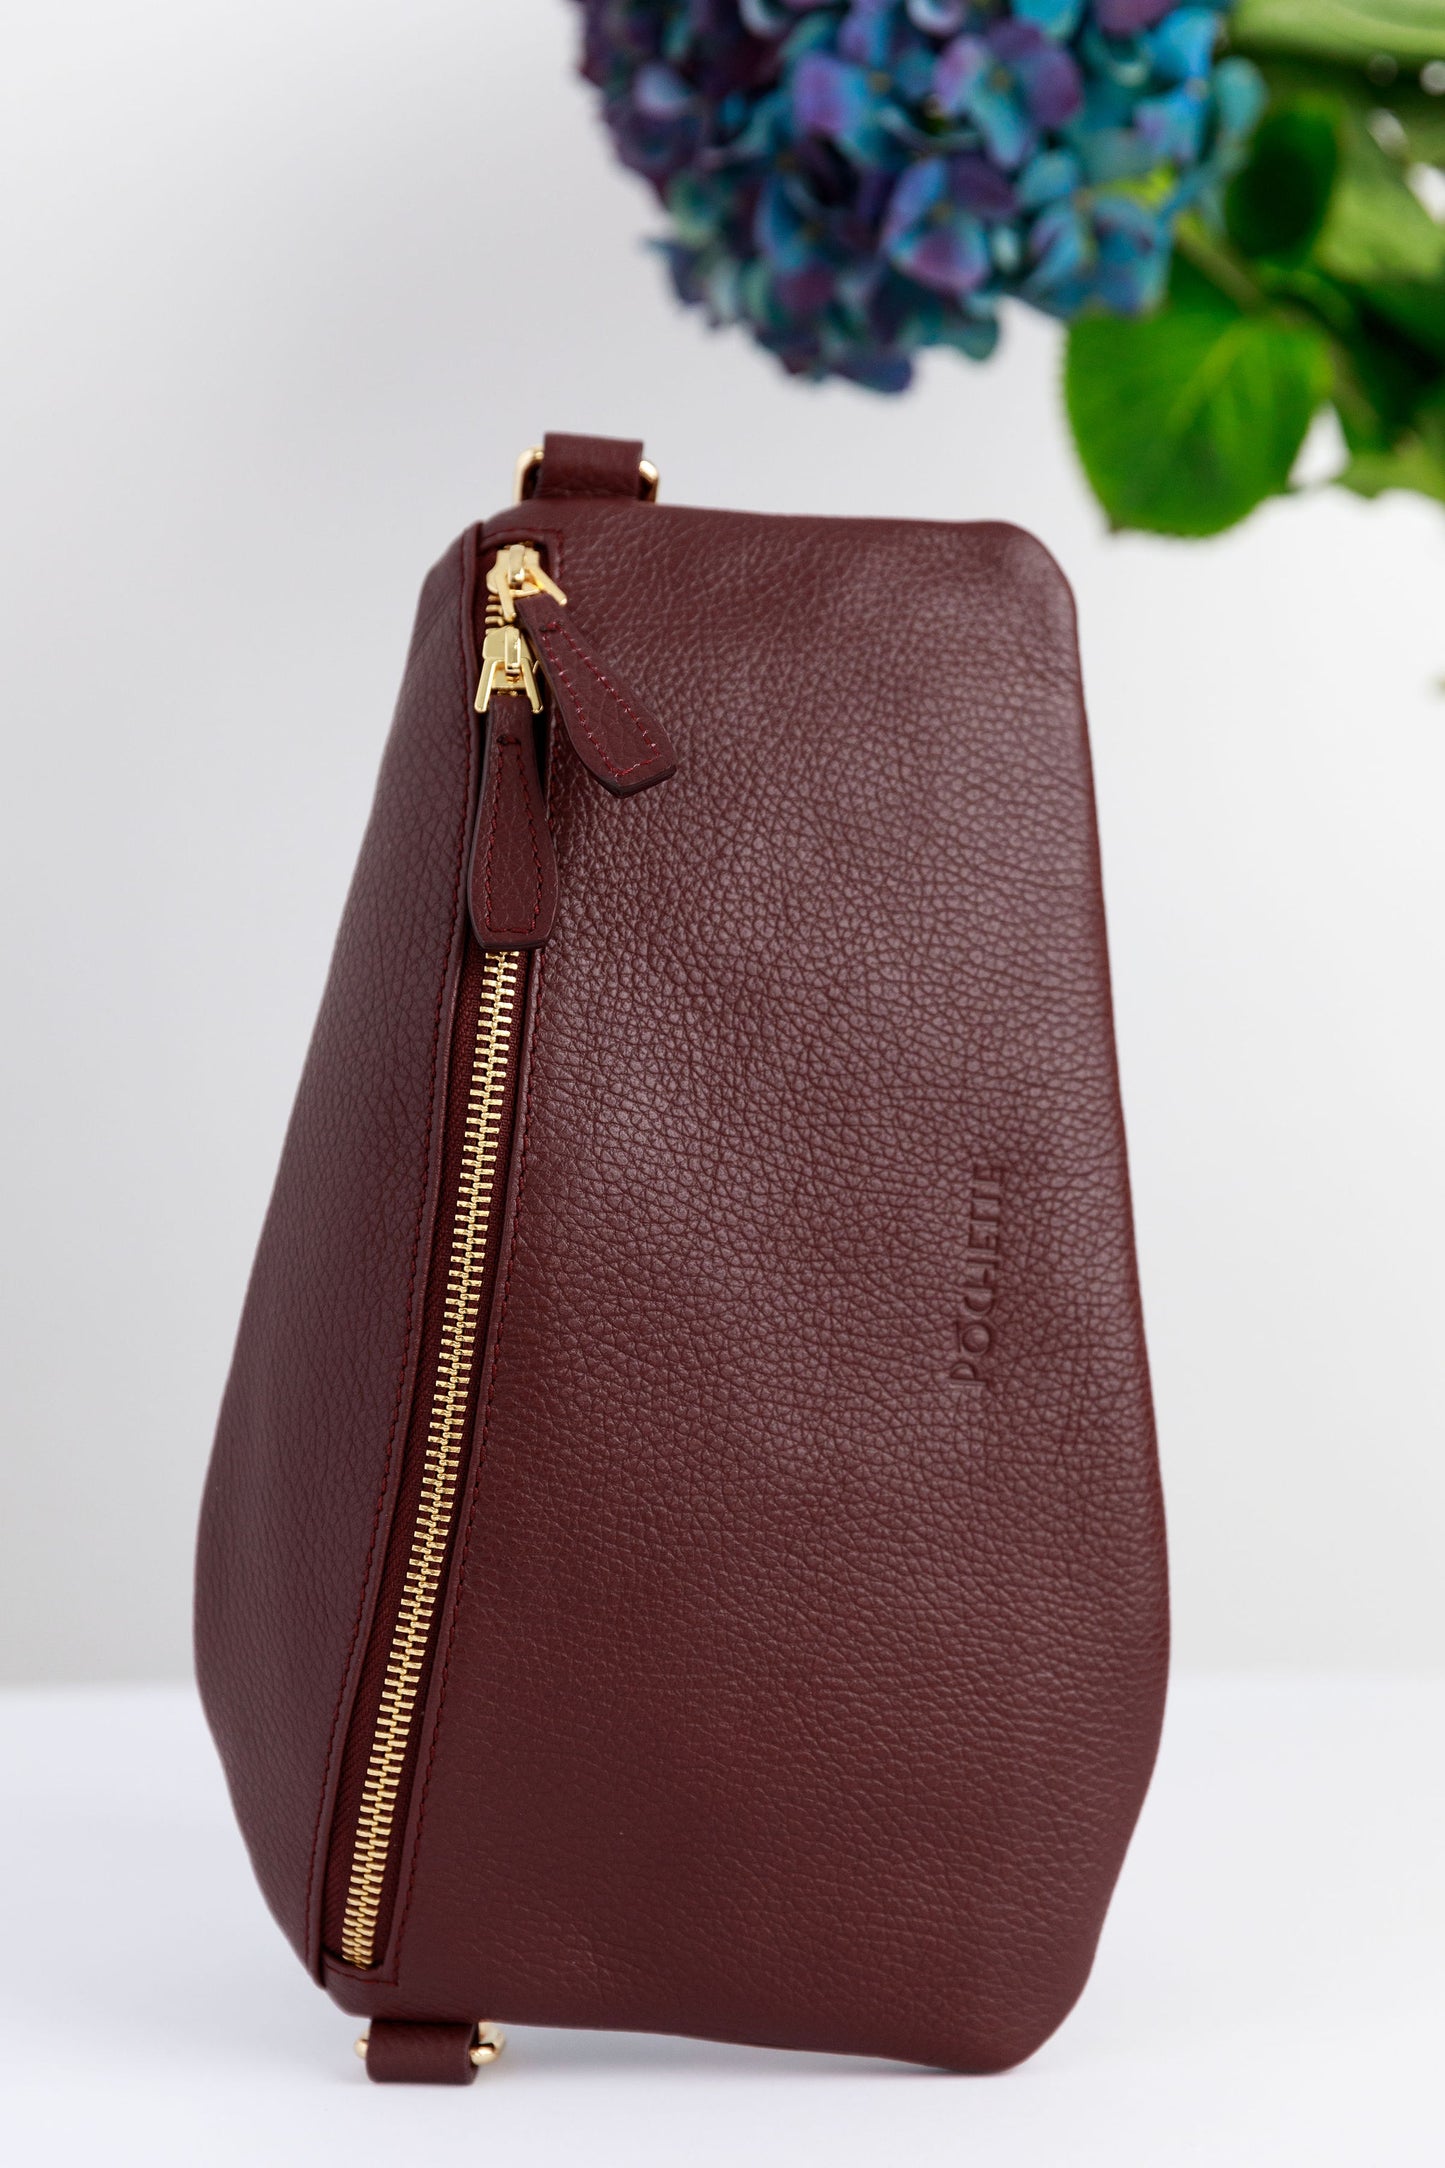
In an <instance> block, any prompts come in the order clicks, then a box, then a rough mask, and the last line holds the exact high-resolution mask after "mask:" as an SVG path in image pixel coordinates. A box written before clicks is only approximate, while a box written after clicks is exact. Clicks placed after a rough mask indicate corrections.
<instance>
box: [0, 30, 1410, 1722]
mask: <svg viewBox="0 0 1445 2168" xmlns="http://www.w3.org/2000/svg"><path fill="white" fill-rule="evenodd" d="M575 33H576V24H575V20H574V14H573V10H572V9H571V7H570V6H568V5H566V4H565V0H527V4H526V5H522V6H518V5H516V4H515V0H406V4H405V5H397V4H396V0H245V4H244V5H241V4H238V0H124V4H121V5H117V4H116V0H50V4H49V5H47V6H45V7H32V8H26V9H21V8H12V9H11V10H9V13H8V19H7V25H6V47H5V67H4V71H3V82H0V220H3V222H4V234H3V240H0V248H3V265H0V270H3V276H0V297H3V298H0V309H3V311H4V318H5V328H6V339H5V344H4V350H3V363H0V365H3V370H4V380H3V383H0V411H3V413H4V416H5V423H6V427H5V432H4V446H3V450H0V506H3V513H0V518H3V521H4V529H5V538H4V548H5V563H4V567H3V575H0V614H3V620H4V625H3V639H4V650H5V652H4V664H3V667H4V672H5V683H4V686H3V693H0V715H3V718H4V723H3V727H4V730H5V733H6V742H5V747H4V789H3V791H0V829H3V832H0V882H3V884H4V892H3V894H0V924H3V928H4V932H3V937H0V938H3V943H4V947H5V950H6V958H5V966H4V970H5V979H4V984H3V986H0V1016H3V1017H4V1019H5V1025H6V1029H5V1033H4V1054H3V1071H0V1137H3V1140H4V1141H3V1145H0V1153H3V1157H4V1160H5V1162H6V1166H5V1195H4V1197H3V1198H0V1226H3V1227H4V1229H5V1241H6V1249H7V1256H8V1260H9V1263H8V1274H9V1281H10V1284H9V1285H8V1287H7V1288H6V1289H5V1290H4V1292H3V1296H0V1321H3V1322H0V1333H3V1345H0V1394H3V1407H0V1451H3V1452H4V1454H5V1456H6V1465H5V1468H4V1473H3V1496H4V1500H5V1512H4V1514H3V1516H0V1669H3V1670H5V1671H8V1672H9V1673H10V1674H11V1675H12V1676H15V1677H18V1678H22V1679H23V1678H30V1677H41V1676H53V1677H61V1676H70V1677H81V1678H83V1677H87V1676H102V1675H132V1676H147V1675H155V1674H161V1673H170V1674H179V1673H181V1672H182V1671H183V1670H184V1669H185V1666H186V1658H187V1652H186V1630H187V1602H188V1593H187V1579H188V1571H189V1555H190V1542H191V1529H192V1525H193V1517H194V1510H195V1500H196V1494H197V1491H198V1488H199V1484H200V1479H201V1472H202V1467H203V1461H204V1455H205V1451H206V1447H207V1443H208V1440H209V1434H210V1430H211V1426H212V1422H213V1420H214V1413H215V1406H216V1402H217V1399H218V1397H219V1393H220V1388H221V1383H222V1379H223V1376H224V1372H225V1365H226V1361H227V1358H228V1354H229V1348H230V1341H231V1335H232V1333H233V1331H234V1328H235V1321H236V1316H237V1312H238V1309H239V1306H240V1299H241V1292H242V1288H243V1285H244V1280H245V1274H246V1271H247V1269H248V1266H249V1262H250V1256H251V1252H252V1249H253V1247H254V1243H255V1237H256V1232H257V1228H258V1226H259V1222H260V1218H261V1213H262V1211H263V1209H264V1205H265V1199H266V1194H267V1190H268V1188H269V1185H270V1180H271V1174H272V1170H273V1168H274V1165H275V1160H276V1154H277V1150H278V1147H279V1144H280V1139H281V1132H282V1127H283V1124H284V1122H285V1119H286V1112H287V1108H288V1105H289V1102H290V1097H291V1093H292V1091H293V1089H294V1086H295V1080H296V1075H297V1071H298V1069H299V1066H300V1062H301V1057H302V1053H303V1050H304V1047H305V1043H306V1038H307V1034H308V1032H309V1030H310V1025H311V1019H312V1016H313V1014H314V1010H315V1004H316V999H317V995H318V993H319V990H320V985H321V979H322V974H323V972H324V969H325V964H326V958H327V952H328V949H329V946H330V941H331V937H332V932H333V929H334V926H335V923H336V919H337V915H338V912H339V909H340V904H341V898H342V894H343V890H344V887H345V883H346V880H347V877H348V874H349V871H350V866H351V862H352V859H353V856H354V853H355V849H356V843H357V839H358V835H359V833H360V828H361V823H362V820H363V817H364V814H365V809H366V803H367V799H368V795H369V793H370V789H371V784H372V778H373V776H374V773H375V766H376V758H377V752H378V748H379V745H380V741H381V736H382V733H383V731H384V729H385V726H386V722H387V717H388V711H389V708H390V704H391V699H392V695H393V690H394V687H395V684H396V680H397V675H398V672H399V670H400V665H401V660H402V654H403V650H404V646H405V641H406V635H407V629H408V624H409V619H410V613H411V608H412V604H413V599H414V597H415V594H416V590H417V586H418V583H419V580H420V577H421V574H422V572H423V570H424V569H425V567H426V566H427V564H429V563H430V562H431V560H432V558H433V557H434V556H435V555H436V554H437V553H438V552H439V551H440V549H441V548H442V547H443V545H444V544H445V543H446V542H447V541H448V539H449V538H450V537H451V535H453V534H454V533H455V532H456V531H457V530H458V529H459V528H460V527H461V526H462V525H463V524H464V523H465V522H467V521H468V520H470V519H471V518H473V517H474V516H476V515H477V514H479V513H482V512H485V511H488V510H490V509H493V508H494V507H495V506H496V505H497V503H498V502H499V501H500V500H501V499H502V498H504V496H505V494H506V491H507V488H508V486H509V483H510V476H511V467H512V460H513V457H514V455H515V453H516V451H517V450H518V448H519V447H520V446H521V445H523V444H525V443H527V442H528V441H529V440H531V439H532V438H534V437H535V436H536V435H537V434H538V433H539V432H540V431H541V430H543V429H544V428H547V427H554V428H580V429H586V428H593V429H598V430H603V431H614V432H619V433H629V434H630V433H632V432H634V431H636V432H637V433H641V434H645V435H646V437H647V439H648V443H649V448H650V450H651V451H652V452H653V453H654V454H655V456H656V457H657V459H658V460H659V462H660V464H661V466H662V471H663V486H664V490H665V492H666V494H667V495H668V496H669V497H670V498H672V499H674V500H677V501H683V502H686V501H692V502H695V503H696V502H701V503H708V502H714V503H722V504H731V505H751V506H756V507H758V508H762V509H768V508H772V509H783V510H813V511H820V512H852V513H863V512H867V513H892V514H910V515H911V514H918V515H928V516H934V517H942V518H973V517H979V516H986V515H1000V516H1003V517H1006V518H1011V519H1015V520H1019V521H1021V522H1022V523H1023V524H1025V525H1027V526H1031V527H1033V528H1035V529H1036V530H1037V531H1038V532H1039V533H1040V534H1041V535H1042V536H1043V537H1044V539H1045V540H1046V541H1047V542H1048V543H1049V544H1050V545H1051V547H1052V548H1053V549H1054V551H1055V553H1056V554H1057V555H1058V556H1059V558H1060V559H1061V561H1062V562H1063V564H1064V566H1065V568H1066V569H1067V570H1068V572H1069V573H1070V575H1071V576H1072V578H1073V579H1074V582H1075V584H1076V587H1077V589H1078V593H1079V599H1080V604H1081V608H1082V623H1083V643H1084V656H1085V666H1086V675H1087V679H1088V686H1089V693H1090V701H1091V706H1092V712H1093V721H1094V735H1095V746H1096V752H1097V758H1098V771H1099V786H1100V805H1101V814H1102V823H1103V838H1104V848H1105V863H1106V871H1107V881H1108V891H1109V902H1110V910H1111V919H1112V934H1113V949H1114V959H1115V970H1116V983H1117V993H1118V1009H1119V1028H1120V1045H1121V1051H1122V1056H1123V1069H1124V1084H1125V1096H1126V1100H1127V1105H1128V1111H1129V1116H1130V1126H1131V1136H1132V1146H1133V1158H1134V1170H1135V1185H1136V1198H1137V1206H1138V1219H1139V1234H1140V1248H1141V1258H1142V1264H1143V1271H1144V1286H1145V1295H1146V1302H1147V1308H1148V1316H1149V1324H1150V1330H1151V1336H1152V1342H1153V1352H1154V1362H1155V1372H1156V1382H1157V1388H1158V1401H1159V1411H1160V1417H1161V1429H1162V1437H1163V1448H1164V1459H1165V1474H1166V1482H1167V1486H1168V1493H1169V1501H1170V1507H1171V1515H1172V1535H1173V1545H1174V1575H1175V1596H1176V1609H1177V1627H1178V1648H1179V1652H1180V1656H1181V1659H1182V1660H1183V1661H1184V1662H1185V1663H1186V1664H1188V1663H1204V1664H1225V1665H1229V1666H1234V1665H1249V1664H1270V1663H1277V1664H1293V1665H1310V1664H1319V1665H1342V1666H1349V1665H1352V1664H1358V1665H1376V1666H1380V1667H1409V1666H1422V1667H1428V1666H1432V1665H1433V1666H1437V1667H1438V1666H1440V1665H1445V1607H1442V1606H1441V1604H1440V1602H1439V1594H1438V1592H1439V1565H1438V1562H1439V1558H1440V1555H1441V1552H1442V1548H1445V1453H1442V1452H1441V1451H1440V1440H1441V1437H1442V1434H1445V1366H1442V1365H1441V1363H1440V1362H1439V1360H1438V1353H1437V1346H1436V1341H1437V1337H1438V1320H1439V1318H1440V1316H1441V1314H1442V1310H1445V1285H1442V1259H1445V1245H1442V1244H1441V1242H1440V1240H1439V1229H1440V1226H1441V1224H1442V1220H1445V1163H1442V1153H1441V1149H1440V1120H1439V1079H1440V1076H1441V1073H1442V1068H1445V1025H1442V1013H1445V1007H1442V1005H1445V993H1442V989H1445V851H1442V850H1441V847H1440V837H1441V834H1442V831H1445V806H1442V797H1445V789H1442V786H1445V702H1442V701H1441V699H1440V698H1439V697H1438V695H1436V694H1435V693H1434V692H1433V691H1432V690H1431V684H1432V680H1433V679H1435V678H1436V677H1438V676H1439V675H1440V673H1441V672H1442V671H1445V520H1442V518H1441V516H1440V514H1439V513H1438V512H1436V511H1432V510H1431V509H1429V508H1427V507H1426V506H1424V505H1423V504H1420V503H1417V502H1413V501H1409V500H1405V499H1395V500H1392V501H1390V502H1387V503H1385V504H1383V505H1381V506H1379V507H1376V508H1370V507H1367V506H1365V505H1363V504H1359V503H1355V502H1351V501H1347V500H1345V499H1343V498H1341V499H1339V500H1338V501H1334V500H1327V499H1321V500H1320V501H1318V502H1315V503H1301V504H1296V505H1280V506H1276V507H1274V508H1272V509H1270V510H1269V511H1268V512H1266V513H1265V514H1264V515H1262V516H1261V517H1259V518H1257V519H1255V520H1254V521H1252V522H1251V523H1250V524H1249V526H1248V527H1247V528H1245V529H1244V530H1243V531H1242V532H1241V533H1239V534H1237V535H1235V536H1232V537H1230V538H1229V539H1227V540H1225V541H1223V542H1220V543H1217V544H1212V545H1209V546H1206V547H1201V548H1194V547H1186V546H1182V545H1170V544H1166V543H1155V542H1148V541H1142V540H1139V539H1137V538H1135V539H1131V540H1122V541H1120V540H1110V539H1108V538H1107V537H1106V536H1105V535H1104V533H1103V532H1102V528H1101V524H1100V522H1099V519H1098V517H1097V515H1096V513H1095V512H1094V510H1093V508H1092V507H1091V505H1090V504H1089V502H1088V500H1087V498H1086V496H1085V494H1084V492H1083V489H1082V487H1081V485H1080V483H1079V481H1078V479H1077V477H1076V475H1075V472H1074V467H1073V463H1072V457H1071V454H1070V451H1069V449H1068V445H1067V442H1066V439H1065V436H1064V432H1063V429H1062V425H1061V420H1060V413H1059V402H1058V398H1057V394H1056V386H1055V374H1056V368H1057V343H1056V339H1055V336H1054V333H1053V331H1052V330H1051V329H1050V327H1048V326H1046V325H1044V324H1043V323H1041V322H1039V321H1037V320H1034V319H1023V318H1021V319H1020V320H1018V321H1017V322H1016V323H1015V324H1014V325H1013V326H1012V328H1011V330H1010V332H1009V336H1008V340H1007V346H1006V351H1005V353H1004V354H1003V356H1002V357H1001V358H1000V360H998V361H997V362H996V363H994V364H992V365H991V366H989V367H988V368H986V369H971V368H970V367H968V366H967V365H966V364H964V363H962V362H960V361H959V360H957V359H956V358H955V357H951V356H938V357H936V358H934V359H933V360H932V361H931V362H930V363H929V365H928V366H927V367H926V368H925V370H924V374H923V382H922V385H921V387H920V389H919V391H918V392H917V394H916V395H915V396H912V397H910V398H909V399H907V400H905V401H902V402H900V403H895V404H889V403H887V402H885V401H882V400H879V399H876V398H873V397H870V396H868V395H866V394H862V393H858V392H853V391H850V390H848V389H846V388H842V387H834V388H832V389H829V390H827V391H823V392H819V391H815V390H811V389H809V388H807V387H801V386H798V385H794V384H790V383H788V382H787V381H786V380H785V379H784V378H783V377H782V376H781V374H780V373H779V372H778V371H777V370H776V368H775V367H774V365H773V364H771V363H770V362H768V361H767V360H766V359H765V358H763V357H761V356H760V355H758V354H756V353H755V352H754V351H752V350H751V349H750V348H749V347H748V346H747V344H746V343H745V342H744V341H743V340H742V339H741V338H739V337H734V336H718V337H713V336H711V335H709V334H708V333H707V331H706V330H705V329H704V328H703V327H702V325H701V324H700V323H699V322H698V321H697V320H696V319H695V318H693V317H690V316H686V315H684V314H683V313H681V312H679V311H678V310H677V309H676V308H675V307H674V306H673V304H672V303H671V302H670V301H669V299H668V297H667V294H666V291H665V289H664V285H663V280H662V277H661V274H660V271H659V268H658V266H657V264H656V262H655V260H654V259H653V258H651V257H650V256H649V255H648V254H647V253H646V252H645V251H644V250H643V249H642V247H641V245H640V237H641V235H642V234H644V233H645V232H647V231H651V230H655V226H656V221H655V218H654V215H653V213H652V211H651V209H650V207H649V202H648V198H647V196H646V194H645V192H644V191H643V190H642V188H641V187H640V185H639V184H638V183H636V182H635V181H633V180H631V179H630V178H628V177H627V176H625V175H623V174H621V173H620V172H618V171H617V170H616V169H615V168H614V167H613V166H612V164H611V162H610V160H609V157H608V154H607V151H606V148H605V146H604V144H603V141H602V138H601V135H600V133H599V130H598V128H597V125H596V123H595V120H594V117H593V113H592V106H591V99H590V97H589V95H588V94H587V93H585V92H584V90H583V89H582V88H581V86H579V85H578V84H577V83H576V82H575V81H573V80H572V77H571V74H570V68H571V56H572V48H573V42H574V39H575ZM509 233H510V235H511V237H512V239H511V243H510V244H509V245H510V246H511V249H512V253H511V255H510V257H509V258H508V259H507V260H506V262H505V264H499V257H498V246H499V238H500V237H502V236H505V235H507V234H509ZM543 266H545V274H543V270H542V267H543ZM883 640H884V646H885V649H886V642H887V635H886V629H885V631H884V633H883ZM61 1499H63V1510H59V1509H58V1505H59V1501H60V1500H61Z"/></svg>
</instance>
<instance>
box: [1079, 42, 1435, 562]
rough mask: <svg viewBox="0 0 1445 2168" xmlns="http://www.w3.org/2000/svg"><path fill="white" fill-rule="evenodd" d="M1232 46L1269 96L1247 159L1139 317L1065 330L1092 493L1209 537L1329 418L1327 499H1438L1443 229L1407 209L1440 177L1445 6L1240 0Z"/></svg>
mask: <svg viewBox="0 0 1445 2168" xmlns="http://www.w3.org/2000/svg"><path fill="white" fill-rule="evenodd" d="M1231 43H1232V45H1233V47H1234V49H1235V50H1238V51H1242V52H1245V53H1247V54H1248V55H1249V56H1250V57H1251V58H1252V59H1254V60H1255V61H1256V62H1257V63H1258V64H1259V65H1260V66H1261V67H1262V68H1263V70H1264V73H1265V76H1266V80H1267V82H1268V84H1269V88H1270V105H1269V109H1268V111H1267V112H1266V114H1265V117H1264V119H1263V120H1262V121H1261V123H1260V125H1259V127H1258V129H1257V130H1256V132H1255V136H1254V139H1253V142H1252V143H1251V145H1250V150H1249V156H1248V159H1247V162H1246V163H1245V165H1244V166H1243V168H1242V170H1241V171H1239V172H1238V173H1237V174H1236V175H1235V176H1234V178H1233V179H1232V181H1231V182H1230V184H1229V187H1228V189H1227V190H1226V192H1225V197H1224V202H1223V205H1222V207H1221V208H1220V210H1219V212H1218V213H1217V214H1216V215H1215V216H1214V217H1213V218H1209V219H1206V218H1204V217H1196V218H1194V219H1192V220H1189V221H1187V222H1186V223H1185V224H1184V225H1183V226H1182V227H1181V229H1180V233H1179V237H1178V252H1177V255H1176V261H1175V266H1174V271H1173V275H1172V277H1171V280H1170V285H1169V290H1168V294H1167V296H1166V298H1165V301H1164V303H1163V305H1162V306H1161V308H1160V309H1159V310H1158V311H1157V312H1156V313H1155V314H1154V315H1153V316H1150V317H1146V318H1143V319H1137V320H1132V321H1130V320H1118V319H1107V318H1104V317H1091V318H1087V319H1085V320H1083V321H1081V322H1079V323H1077V324H1075V326H1074V327H1073V329H1072V331H1071V333H1070V335H1069V342H1068V353H1067V361H1066V370H1065V389H1066V397H1067V402H1068V410H1069V419H1070V422H1071V424H1072V426H1073V431H1074V436H1075V441H1076V443H1077V446H1078V450H1079V454H1080V458H1081V460H1082V462H1083V465H1084V469H1085V472H1086V474H1087V475H1088V478H1089V481H1090V483H1091V485H1092V486H1093V489H1094V491H1095V494H1096V495H1097V496H1098V498H1099V501H1100V503H1101V504H1102V505H1103V507H1104V509H1105V511H1106V513H1107V514H1108V516H1109V519H1110V521H1111V522H1112V523H1113V524H1114V525H1115V526H1119V527H1137V528H1145V529H1148V530H1151V531H1153V532H1155V533H1161V534H1177V535H1207V534H1217V533H1219V532H1220V531H1221V530H1222V529H1223V528H1225V527H1228V526H1231V525H1233V524H1234V523H1235V522H1236V521H1237V520H1240V519H1242V518H1244V516H1245V515H1246V514H1247V513H1248V512H1250V511H1252V510H1253V509H1254V507H1255V506H1256V505H1258V504H1259V503H1260V502H1262V501H1263V499H1265V498H1266V497H1270V496H1275V495H1278V494H1280V493H1282V492H1284V491H1286V490H1288V488H1289V487H1290V479H1289V478H1290V473H1291V470H1292V468H1293V466H1294V464H1295V460H1296V458H1297V456H1298V453H1299V448H1300V445H1301V443H1302V442H1303V440H1304V437H1305V434H1306V432H1307V430H1308V427H1309V424H1310V421H1311V420H1312V418H1313V417H1314V415H1315V414H1316V413H1317V412H1318V411H1320V410H1321V409H1322V408H1325V407H1329V406H1332V407H1333V408H1334V410H1335V412H1336V413H1337V414H1338V416H1339V419H1340V423H1341V426H1342V428H1343V431H1344V436H1345V442H1346V445H1347V447H1348V451H1349V458H1348V462H1347V464H1346V466H1345V467H1344V470H1343V471H1342V472H1341V473H1340V474H1339V475H1338V476H1337V477H1336V480H1337V481H1338V482H1339V484H1340V485H1341V486H1342V487H1343V488H1346V489H1350V490H1353V491H1355V492H1356V493H1358V494H1359V495H1361V496H1367V497H1374V496H1378V495H1379V494H1381V493H1382V492H1383V491H1385V490H1389V489H1412V490H1415V491H1417V492H1420V493H1421V494H1424V495H1426V496H1429V497H1431V498H1434V499H1437V500H1439V501H1441V502H1445V225H1442V224H1441V223H1439V222H1438V221H1437V220H1436V218H1434V217H1432V215H1431V213H1430V211H1429V210H1427V209H1426V207H1425V204H1424V203H1423V202H1422V201H1421V198H1420V193H1419V192H1417V191H1418V183H1419V178H1420V176H1419V172H1418V170H1417V169H1418V168H1420V167H1422V166H1431V165H1433V166H1436V167H1439V168H1442V169H1445V96H1441V95H1436V94H1433V93H1434V86H1435V85H1436V84H1437V83H1438V82H1439V81H1440V78H1439V76H1437V75H1436V74H1435V73H1434V72H1433V70H1432V68H1431V63H1432V62H1433V63H1436V64H1437V65H1438V64H1440V63H1445V7H1442V0H1239V5H1238V7H1237V8H1236V11H1235V13H1234V14H1233V16H1232V17H1231ZM1422 78H1423V80H1422Z"/></svg>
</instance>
